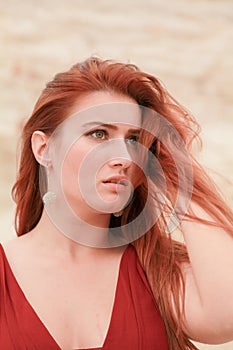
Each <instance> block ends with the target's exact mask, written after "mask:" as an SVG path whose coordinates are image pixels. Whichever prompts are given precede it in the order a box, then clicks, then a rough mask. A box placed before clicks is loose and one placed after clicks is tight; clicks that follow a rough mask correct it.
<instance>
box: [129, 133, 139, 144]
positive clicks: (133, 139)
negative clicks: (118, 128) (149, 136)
mask: <svg viewBox="0 0 233 350" xmlns="http://www.w3.org/2000/svg"><path fill="white" fill-rule="evenodd" d="M127 143H130V144H131V145H137V143H138V135H131V136H129V137H127Z"/></svg>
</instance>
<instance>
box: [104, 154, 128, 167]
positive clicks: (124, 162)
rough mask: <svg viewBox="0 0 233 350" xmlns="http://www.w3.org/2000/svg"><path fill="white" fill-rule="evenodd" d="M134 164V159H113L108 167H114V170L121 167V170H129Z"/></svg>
mask: <svg viewBox="0 0 233 350" xmlns="http://www.w3.org/2000/svg"><path fill="white" fill-rule="evenodd" d="M131 164H132V159H129V158H128V159H127V158H122V157H121V158H114V159H111V160H110V161H109V162H108V165H109V166H110V167H113V168H116V167H120V168H123V169H127V168H129V167H130V166H131Z"/></svg>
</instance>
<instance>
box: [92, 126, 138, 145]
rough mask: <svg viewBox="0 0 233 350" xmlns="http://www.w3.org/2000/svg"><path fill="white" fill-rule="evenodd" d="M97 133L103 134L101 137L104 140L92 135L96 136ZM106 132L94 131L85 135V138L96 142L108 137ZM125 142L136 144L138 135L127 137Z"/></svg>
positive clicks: (102, 130) (101, 130)
mask: <svg viewBox="0 0 233 350" xmlns="http://www.w3.org/2000/svg"><path fill="white" fill-rule="evenodd" d="M98 132H101V133H103V136H104V138H102V137H101V138H99V137H96V136H94V135H96V134H97V133H98ZM108 135H109V134H108V131H107V130H104V129H96V130H92V131H90V132H88V133H87V136H91V137H93V138H95V139H97V140H100V141H102V140H105V138H106V136H108ZM127 142H132V143H137V142H138V135H130V136H129V137H127Z"/></svg>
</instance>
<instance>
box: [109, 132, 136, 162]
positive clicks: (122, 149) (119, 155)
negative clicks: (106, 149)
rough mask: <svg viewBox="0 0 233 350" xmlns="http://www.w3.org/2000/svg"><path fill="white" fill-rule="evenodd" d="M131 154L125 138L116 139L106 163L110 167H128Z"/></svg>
mask: <svg viewBox="0 0 233 350" xmlns="http://www.w3.org/2000/svg"><path fill="white" fill-rule="evenodd" d="M132 162H133V161H132V155H131V154H130V153H129V150H128V148H127V145H126V143H125V140H121V141H120V140H119V139H118V140H117V142H116V143H115V145H114V150H113V152H112V158H111V159H109V161H108V164H109V166H111V167H121V168H124V169H126V168H129V167H130V166H131V164H132Z"/></svg>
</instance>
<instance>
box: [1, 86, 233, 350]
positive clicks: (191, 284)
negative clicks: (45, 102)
mask: <svg viewBox="0 0 233 350" xmlns="http://www.w3.org/2000/svg"><path fill="white" fill-rule="evenodd" d="M90 97H91V98H90ZM110 102H127V103H135V102H134V101H133V100H132V99H130V98H128V97H125V96H121V95H116V94H110V93H108V92H94V93H91V94H90V95H89V96H87V97H83V98H82V99H81V100H79V102H78V103H77V105H76V106H74V110H73V112H78V111H79V110H82V109H85V108H88V107H91V106H93V105H98V104H103V103H110ZM131 122H132V124H133V125H138V126H139V125H140V117H139V116H136V119H135V120H132V121H131ZM116 125H117V127H116V128H115V129H111V130H108V132H109V135H110V136H109V137H111V138H123V139H127V140H128V139H130V140H131V137H132V136H134V135H135V131H134V133H133V135H132V133H131V129H132V128H131V127H129V126H126V125H123V124H121V123H120V122H119V123H118V124H116ZM93 136H94V137H96V136H97V135H96V134H95V135H93ZM99 136H100V134H99ZM94 141H95V140H94ZM47 142H48V137H47V136H46V135H45V134H43V133H42V132H40V131H38V132H35V133H34V134H33V137H32V149H33V152H34V155H35V158H36V159H37V161H38V162H39V163H40V162H41V161H42V154H43V150H44V149H45V147H46V144H47ZM88 142H90V140H89V139H88ZM91 142H93V140H91ZM82 145H83V150H84V153H85V152H86V151H85V147H86V146H87V145H89V146H90V143H88V144H87V143H83V144H82ZM74 150H75V148H74ZM71 163H72V158H71ZM64 171H69V168H65V169H64ZM101 171H102V172H101ZM101 171H100V175H99V177H98V176H97V189H99V192H100V195H101V196H102V197H103V198H105V199H106V201H109V202H111V200H112V201H114V199H115V197H116V193H114V191H111V190H107V189H106V188H103V187H102V185H101V184H100V185H98V179H101V178H106V176H107V177H108V176H110V175H111V174H114V175H115V174H116V173H117V174H120V175H124V176H125V177H126V178H128V179H129V180H131V181H132V179H133V174H134V172H135V168H134V164H133V162H131V161H130V160H129V159H116V160H112V161H111V162H109V163H108V164H106V166H105V167H103V169H102V170H101ZM66 175H67V174H66ZM71 182H72V178H71ZM98 186H99V187H98ZM71 188H73V187H71ZM64 191H66V194H67V196H68V198H69V200H70V202H71V203H72V205H74V209H75V210H76V211H77V212H78V213H79V214H80V215H82V216H83V217H84V218H87V217H90V215H91V218H92V224H93V223H95V224H96V225H97V226H100V227H103V228H104V227H106V230H107V227H108V223H109V219H110V214H108V213H105V214H103V213H99V212H98V211H97V210H96V211H95V210H93V208H89V207H88V205H86V204H85V203H84V202H81V197H80V195H79V193H78V192H75V193H74V191H70V190H69V187H67V188H64ZM75 196H76V197H75ZM75 198H76V201H77V203H78V205H77V207H75V203H76V202H75ZM80 207H81V208H82V211H81V212H80V209H79V208H80ZM195 210H198V211H199V210H200V209H199V208H195ZM200 215H201V216H203V217H206V213H203V212H202V211H200ZM182 231H183V235H184V239H185V243H186V245H187V249H188V252H189V256H190V260H191V265H190V266H188V267H187V266H184V270H183V271H184V275H185V281H186V294H185V314H186V315H185V316H186V319H185V321H184V329H185V330H186V332H187V334H188V335H189V337H190V338H192V339H194V340H196V341H199V342H206V343H211V344H212V343H213V344H214V343H221V342H226V341H230V340H232V333H233V300H232V295H233V273H232V272H233V254H232V252H233V239H232V237H231V236H230V235H229V234H227V233H226V232H224V231H223V230H222V229H219V228H212V227H208V226H205V225H201V224H199V223H189V222H185V221H184V222H183V223H182ZM125 249H126V246H122V247H117V248H108V249H104V248H103V249H101V248H91V247H87V246H84V245H81V244H79V243H77V242H74V241H72V240H70V239H69V238H67V237H65V236H64V235H63V234H61V232H59V230H58V229H57V228H56V227H55V226H54V225H53V223H52V222H51V221H50V219H49V217H48V215H47V213H46V211H44V212H43V215H42V217H41V220H40V221H39V223H38V225H37V226H36V227H35V228H34V229H33V230H32V231H31V232H29V233H28V234H26V235H24V236H22V237H20V238H17V239H14V240H12V241H10V242H6V243H4V250H5V252H6V255H7V258H8V260H9V263H10V265H11V267H12V270H13V273H14V274H15V276H16V278H17V280H18V282H19V285H20V286H21V288H22V290H23V291H24V293H25V295H26V297H27V299H28V301H29V302H30V303H31V305H32V306H33V308H34V309H35V311H36V313H37V314H38V315H39V317H40V319H41V320H42V322H43V323H44V324H45V326H46V327H47V329H48V330H49V332H50V334H51V335H52V337H53V338H54V339H55V341H56V342H57V343H58V344H59V346H60V347H61V348H62V349H64V350H66V349H67V350H68V349H78V348H91V347H92V348H94V347H101V346H102V345H103V343H104V340H105V337H106V334H107V331H108V327H109V323H110V319H111V313H112V307H113V304H114V298H115V290H116V285H117V277H118V273H119V264H120V261H121V257H122V254H123V252H124V250H125ZM93 272H94V273H93ZM90 330H91V331H90Z"/></svg>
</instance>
